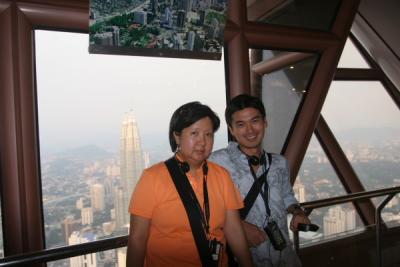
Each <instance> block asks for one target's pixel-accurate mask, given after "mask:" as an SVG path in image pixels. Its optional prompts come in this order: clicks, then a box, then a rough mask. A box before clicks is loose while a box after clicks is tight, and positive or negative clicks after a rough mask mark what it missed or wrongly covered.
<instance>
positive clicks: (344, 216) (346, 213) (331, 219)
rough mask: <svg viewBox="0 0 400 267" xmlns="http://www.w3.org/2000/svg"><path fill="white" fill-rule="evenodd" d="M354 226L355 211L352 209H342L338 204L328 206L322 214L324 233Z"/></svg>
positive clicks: (328, 233)
mask: <svg viewBox="0 0 400 267" xmlns="http://www.w3.org/2000/svg"><path fill="white" fill-rule="evenodd" d="M355 228H356V213H355V210H354V209H343V208H342V207H340V206H335V207H332V208H329V210H328V213H327V214H326V215H325V216H324V235H325V236H329V235H334V234H338V233H342V232H346V231H350V230H353V229H355Z"/></svg>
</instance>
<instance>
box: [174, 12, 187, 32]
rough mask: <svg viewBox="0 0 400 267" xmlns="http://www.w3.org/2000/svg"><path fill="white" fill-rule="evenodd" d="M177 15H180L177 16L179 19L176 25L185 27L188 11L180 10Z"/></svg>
mask: <svg viewBox="0 0 400 267" xmlns="http://www.w3.org/2000/svg"><path fill="white" fill-rule="evenodd" d="M177 16H178V17H177V20H176V27H178V28H183V27H185V20H186V11H184V10H178V15H177Z"/></svg>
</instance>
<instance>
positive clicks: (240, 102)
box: [225, 94, 265, 127]
mask: <svg viewBox="0 0 400 267" xmlns="http://www.w3.org/2000/svg"><path fill="white" fill-rule="evenodd" d="M245 108H255V109H257V110H258V111H259V112H260V113H261V115H262V117H263V119H265V108H264V104H263V102H262V101H261V99H259V98H258V97H255V96H251V95H244V94H243V95H238V96H235V97H234V98H232V99H231V101H230V102H229V103H228V105H227V106H226V109H225V120H226V123H227V124H228V126H230V127H232V116H233V113H235V112H236V111H239V110H242V109H245Z"/></svg>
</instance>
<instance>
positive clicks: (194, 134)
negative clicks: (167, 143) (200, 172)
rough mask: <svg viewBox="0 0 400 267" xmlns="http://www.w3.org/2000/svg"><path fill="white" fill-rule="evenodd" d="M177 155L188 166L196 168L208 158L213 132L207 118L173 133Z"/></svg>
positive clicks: (209, 120) (212, 141) (212, 142)
mask: <svg viewBox="0 0 400 267" xmlns="http://www.w3.org/2000/svg"><path fill="white" fill-rule="evenodd" d="M174 138H175V141H176V144H177V145H178V147H179V150H178V154H179V156H180V157H182V160H183V161H186V162H188V163H189V165H190V166H193V167H198V166H200V165H201V164H202V163H203V161H204V160H206V159H207V158H208V156H209V155H210V153H211V151H212V147H213V144H214V131H213V127H212V122H211V119H210V118H209V117H204V118H202V119H200V120H198V121H196V122H195V123H193V124H192V125H190V126H189V127H186V128H184V129H183V130H182V132H181V134H180V135H177V133H174Z"/></svg>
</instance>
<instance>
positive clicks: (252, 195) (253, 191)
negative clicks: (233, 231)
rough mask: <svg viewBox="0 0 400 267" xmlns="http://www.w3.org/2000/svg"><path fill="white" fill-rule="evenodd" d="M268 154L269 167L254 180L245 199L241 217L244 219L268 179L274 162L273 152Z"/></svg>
mask: <svg viewBox="0 0 400 267" xmlns="http://www.w3.org/2000/svg"><path fill="white" fill-rule="evenodd" d="M267 156H268V163H269V165H268V169H267V170H266V171H265V172H264V173H263V174H262V175H261V176H260V177H259V178H258V179H257V180H255V181H254V183H253V185H252V186H251V188H250V190H249V192H248V193H247V195H246V197H245V199H244V200H243V202H244V207H243V208H242V209H241V210H240V218H242V220H244V219H245V218H246V216H247V214H248V213H249V211H250V209H251V207H253V204H254V202H255V201H256V198H257V196H258V194H259V193H260V191H261V188H262V185H263V184H264V182H266V180H267V175H268V172H269V169H270V167H271V164H272V156H271V153H267Z"/></svg>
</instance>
